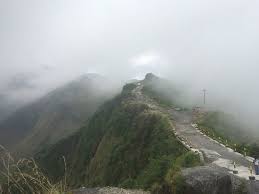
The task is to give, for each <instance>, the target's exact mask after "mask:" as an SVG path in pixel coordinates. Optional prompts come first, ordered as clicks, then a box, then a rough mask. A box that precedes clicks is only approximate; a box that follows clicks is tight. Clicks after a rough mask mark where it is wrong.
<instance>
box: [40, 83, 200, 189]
mask: <svg viewBox="0 0 259 194" xmlns="http://www.w3.org/2000/svg"><path fill="white" fill-rule="evenodd" d="M146 81H147V80H146ZM138 87H140V86H139V85H138V84H137V83H136V84H134V83H133V84H128V85H126V86H125V87H124V89H123V91H122V93H121V94H120V95H119V96H117V97H115V98H114V99H113V100H111V101H109V102H107V103H105V104H104V105H103V106H102V107H101V108H99V110H98V111H97V112H96V113H95V114H94V116H93V117H92V118H91V119H90V121H89V123H88V124H87V125H86V126H85V127H83V128H81V129H80V131H79V132H78V133H77V134H75V135H73V136H71V137H69V138H67V139H64V140H63V141H61V142H59V143H58V144H56V145H54V146H53V147H51V148H50V149H45V150H44V151H42V152H40V153H38V154H37V159H38V161H40V163H41V165H42V168H43V169H46V171H47V173H48V174H49V175H50V176H52V177H53V178H54V179H58V178H60V177H62V176H63V174H64V165H63V158H62V156H65V158H66V164H67V168H68V169H69V170H68V172H67V174H68V179H69V180H68V181H69V183H70V185H71V186H72V187H78V186H85V187H96V186H120V187H129V188H144V189H151V188H153V189H154V188H160V187H161V185H166V183H167V182H168V180H170V181H172V179H173V178H172V177H174V174H177V171H178V169H179V168H180V167H181V166H186V167H190V166H192V165H197V164H199V157H198V156H197V155H194V154H192V153H188V152H187V150H186V149H185V147H184V146H183V145H182V144H181V143H180V142H179V141H178V140H177V139H176V137H175V136H174V134H173V132H172V131H171V130H172V126H171V123H170V121H169V119H168V118H167V116H166V115H164V114H163V113H161V112H159V111H158V110H157V109H156V108H150V107H149V106H148V104H147V103H146V102H147V101H149V102H150V101H152V100H151V99H150V98H149V97H148V96H146V95H143V96H139V95H141V94H138V91H137V89H138ZM177 161H178V162H177ZM179 161H180V162H179ZM166 177H167V178H166ZM168 177H169V178H168ZM160 190H161V188H160Z"/></svg>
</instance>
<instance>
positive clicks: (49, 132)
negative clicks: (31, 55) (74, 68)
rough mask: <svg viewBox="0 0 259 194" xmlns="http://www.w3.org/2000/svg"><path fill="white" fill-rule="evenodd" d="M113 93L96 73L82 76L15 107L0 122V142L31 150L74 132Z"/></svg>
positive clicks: (22, 149)
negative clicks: (24, 105) (25, 104)
mask: <svg viewBox="0 0 259 194" xmlns="http://www.w3.org/2000/svg"><path fill="white" fill-rule="evenodd" d="M113 95H114V91H113V89H112V85H110V84H109V81H107V80H106V79H105V78H104V77H101V76H99V75H92V74H90V75H85V76H82V77H80V78H79V79H77V80H75V81H73V82H71V83H68V84H67V85H65V86H63V87H61V88H58V89H56V90H54V91H52V92H50V93H49V94H47V95H46V96H44V97H42V98H41V99H39V100H37V101H35V102H34V103H32V104H29V105H27V106H26V107H24V108H22V109H19V110H18V111H17V112H15V113H14V114H12V115H11V116H9V117H8V118H7V119H6V120H4V121H3V122H2V123H0V144H2V145H3V146H6V147H7V148H8V149H17V146H18V147H19V149H18V151H17V150H16V151H17V152H19V151H20V150H21V151H22V152H25V153H33V152H35V151H37V150H38V149H39V146H41V147H42V146H46V145H50V144H54V143H56V142H57V141H58V140H60V139H62V138H64V137H67V136H69V135H70V134H71V133H73V132H75V131H76V130H77V129H78V128H80V126H82V125H83V123H85V122H86V121H87V119H88V118H89V117H90V116H91V115H92V114H93V113H94V112H95V111H96V109H97V108H98V107H99V106H100V105H101V104H102V103H103V102H104V101H105V100H107V99H109V98H110V97H111V96H113Z"/></svg>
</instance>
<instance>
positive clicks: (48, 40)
mask: <svg viewBox="0 0 259 194" xmlns="http://www.w3.org/2000/svg"><path fill="white" fill-rule="evenodd" d="M258 10H259V1H257V0H249V1H244V0H103V1H101V0H91V1H90V0H0V67H1V71H0V96H1V95H2V96H8V97H10V98H11V97H12V98H17V99H19V98H25V99H27V98H28V99H30V98H33V96H35V95H38V94H41V93H44V91H46V90H48V89H51V88H55V87H56V86H58V85H59V84H61V83H63V82H66V81H68V80H71V79H73V78H75V77H77V76H79V75H81V74H84V73H87V72H97V73H101V74H103V75H108V76H110V77H113V78H116V79H118V80H122V79H130V78H133V77H141V76H143V75H144V74H145V73H146V72H154V73H156V74H158V75H161V76H164V77H167V78H170V79H171V80H173V81H175V83H181V84H185V85H188V86H189V87H190V92H191V93H192V94H193V96H195V97H200V95H201V90H202V89H203V88H206V89H208V98H209V97H210V98H211V102H212V101H213V102H215V103H216V104H217V103H219V104H221V105H224V106H225V104H228V106H229V107H236V106H238V107H239V109H236V111H237V112H238V114H239V112H245V113H246V114H248V115H250V116H251V117H253V118H255V119H256V118H257V115H258V114H259V100H258V99H259V87H258V83H259V76H258V75H259V54H258V52H259V11H258ZM0 99H1V98H0ZM212 99H213V100H212Z"/></svg>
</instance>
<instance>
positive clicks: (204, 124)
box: [197, 112, 259, 158]
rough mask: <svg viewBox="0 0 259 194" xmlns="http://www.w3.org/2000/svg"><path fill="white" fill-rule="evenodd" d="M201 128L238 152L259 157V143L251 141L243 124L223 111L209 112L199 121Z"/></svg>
mask: <svg viewBox="0 0 259 194" xmlns="http://www.w3.org/2000/svg"><path fill="white" fill-rule="evenodd" d="M197 124H198V126H199V129H200V130H201V131H202V132H203V133H205V134H206V135H208V136H210V137H211V138H213V139H216V140H217V141H218V142H220V143H222V144H224V145H226V146H228V147H231V148H232V149H233V150H236V151H237V152H239V153H241V154H244V155H249V156H252V157H255V158H259V145H258V144H256V143H250V142H251V141H249V138H248V137H247V135H246V134H245V133H247V132H244V130H243V128H244V127H243V126H242V125H241V124H240V123H238V122H237V121H236V120H235V119H234V118H233V117H231V116H230V115H228V114H225V113H222V112H209V113H208V114H206V115H205V116H204V117H202V118H201V119H200V120H199V121H197Z"/></svg>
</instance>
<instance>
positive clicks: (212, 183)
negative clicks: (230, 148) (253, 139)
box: [182, 166, 257, 194]
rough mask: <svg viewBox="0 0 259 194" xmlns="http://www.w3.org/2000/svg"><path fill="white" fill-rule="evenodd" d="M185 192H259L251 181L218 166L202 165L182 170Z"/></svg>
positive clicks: (236, 193)
mask: <svg viewBox="0 0 259 194" xmlns="http://www.w3.org/2000/svg"><path fill="white" fill-rule="evenodd" d="M182 175H183V177H184V180H185V189H184V194H241V193H242V194H245V193H251V194H252V193H253V194H255V193H256V194H257V192H256V191H255V190H253V191H250V189H249V186H250V185H249V182H248V181H246V180H244V179H241V178H239V177H237V176H234V175H232V174H230V173H228V172H227V171H226V170H225V169H223V168H218V167H216V166H200V167H195V168H188V169H184V170H183V171H182Z"/></svg>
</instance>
